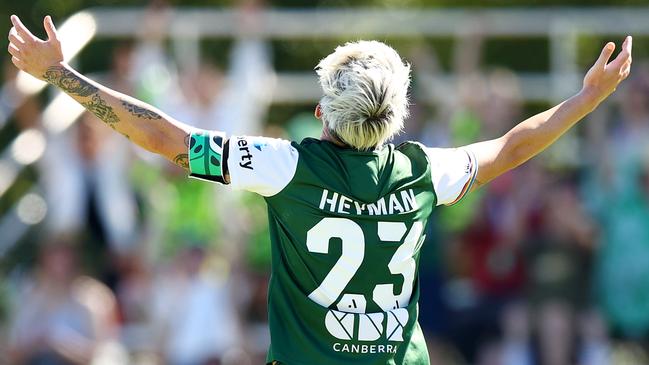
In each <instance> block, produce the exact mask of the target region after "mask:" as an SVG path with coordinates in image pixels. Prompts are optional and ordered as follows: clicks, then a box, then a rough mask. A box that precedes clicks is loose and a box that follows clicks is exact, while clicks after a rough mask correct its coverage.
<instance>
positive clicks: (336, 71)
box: [316, 41, 410, 150]
mask: <svg viewBox="0 0 649 365" xmlns="http://www.w3.org/2000/svg"><path fill="white" fill-rule="evenodd" d="M316 72H317V74H318V76H319V78H320V86H321V87H322V91H323V93H324V96H323V97H322V99H321V100H320V108H321V110H322V118H323V121H324V124H325V128H327V129H328V131H329V132H330V133H331V134H332V135H333V136H335V137H337V138H338V139H340V140H341V141H342V142H344V143H346V144H348V145H350V146H352V147H354V148H356V149H358V150H369V149H372V148H376V147H379V146H381V145H382V144H384V143H385V142H386V141H388V140H390V139H391V138H392V137H393V136H394V135H396V134H398V133H399V132H400V131H401V130H402V129H403V122H404V119H405V118H406V117H407V116H408V87H409V86H410V65H409V64H407V63H404V62H403V60H402V59H401V57H400V56H399V54H398V53H397V52H396V51H395V50H394V49H393V48H391V47H390V46H388V45H386V44H384V43H381V42H377V41H358V42H351V43H347V44H345V45H344V46H339V47H337V48H336V50H335V51H334V52H333V53H332V54H330V55H329V56H327V57H326V58H324V59H323V60H321V61H320V63H319V64H318V66H317V67H316Z"/></svg>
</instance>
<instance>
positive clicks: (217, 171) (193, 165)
mask: <svg viewBox="0 0 649 365" xmlns="http://www.w3.org/2000/svg"><path fill="white" fill-rule="evenodd" d="M188 155H189V172H190V174H189V176H190V177H194V178H197V179H201V180H207V181H214V182H218V183H221V184H226V181H225V175H226V174H227V143H226V139H225V133H223V132H217V131H199V132H192V134H191V135H190V137H189V152H188Z"/></svg>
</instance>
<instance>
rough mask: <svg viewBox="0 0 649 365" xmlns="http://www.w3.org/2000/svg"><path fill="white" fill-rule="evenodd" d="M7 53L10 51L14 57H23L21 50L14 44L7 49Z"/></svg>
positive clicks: (10, 44)
mask: <svg viewBox="0 0 649 365" xmlns="http://www.w3.org/2000/svg"><path fill="white" fill-rule="evenodd" d="M7 51H9V53H10V54H11V55H12V56H14V57H18V58H20V56H21V54H20V50H19V49H18V47H16V46H15V45H14V44H13V43H9V46H8V47H7Z"/></svg>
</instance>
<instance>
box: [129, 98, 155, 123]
mask: <svg viewBox="0 0 649 365" xmlns="http://www.w3.org/2000/svg"><path fill="white" fill-rule="evenodd" d="M122 106H124V108H126V110H128V112H129V113H131V114H133V115H134V116H136V117H139V118H143V119H151V120H155V119H162V117H161V116H160V114H158V113H156V112H154V111H153V110H150V109H147V108H144V107H141V106H139V105H135V104H133V103H129V102H128V101H125V100H122Z"/></svg>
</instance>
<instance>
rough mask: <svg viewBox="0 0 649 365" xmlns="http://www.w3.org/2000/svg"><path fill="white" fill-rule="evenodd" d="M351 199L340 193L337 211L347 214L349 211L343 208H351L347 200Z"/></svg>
mask: <svg viewBox="0 0 649 365" xmlns="http://www.w3.org/2000/svg"><path fill="white" fill-rule="evenodd" d="M351 201H352V200H351V199H349V198H348V197H346V196H344V195H342V194H340V202H339V203H338V213H341V214H349V211H346V210H345V209H349V208H351V205H349V203H347V202H351Z"/></svg>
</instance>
